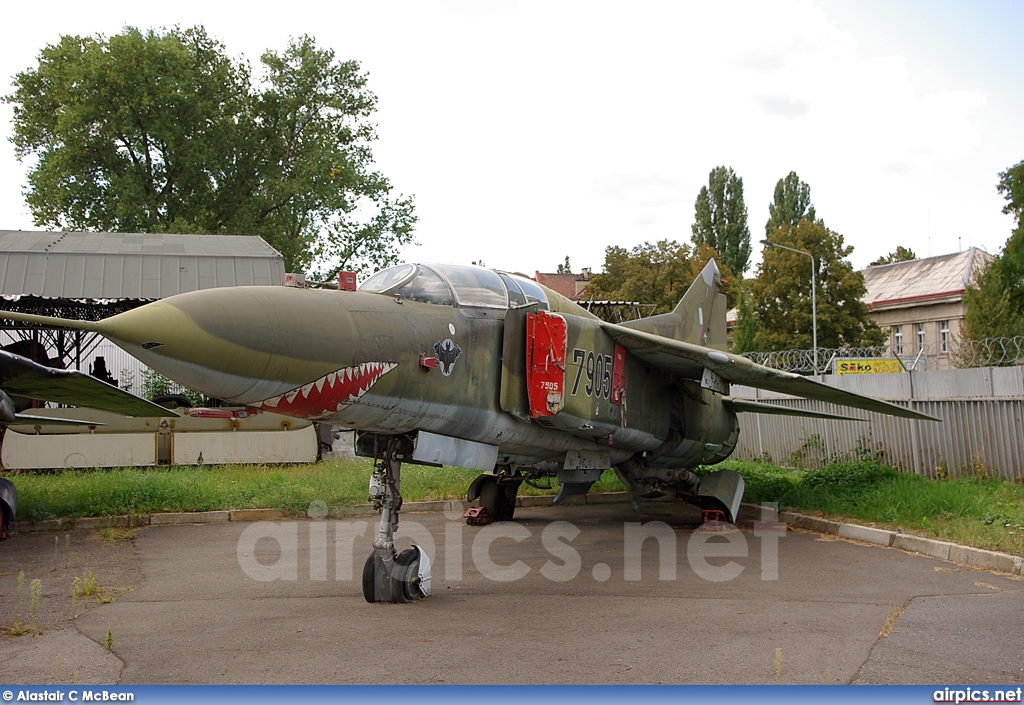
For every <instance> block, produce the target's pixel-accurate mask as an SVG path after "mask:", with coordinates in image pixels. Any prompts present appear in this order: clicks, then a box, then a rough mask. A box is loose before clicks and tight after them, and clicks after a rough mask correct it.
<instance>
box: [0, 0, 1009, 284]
mask: <svg viewBox="0 0 1024 705" xmlns="http://www.w3.org/2000/svg"><path fill="white" fill-rule="evenodd" d="M16 7H20V6H16ZM325 7H326V8H327V9H324V8H325ZM13 12H14V13H15V14H14V15H13V16H12V17H10V20H11V22H12V26H18V27H22V28H23V30H24V31H21V32H19V33H18V34H17V36H12V37H9V38H8V41H7V43H6V44H5V46H4V48H3V49H0V74H3V76H2V77H0V79H2V78H3V77H5V76H10V75H11V74H13V73H14V72H15V71H17V70H22V69H24V68H26V67H28V66H30V65H31V64H32V63H33V59H34V56H35V55H36V53H37V52H38V50H39V49H40V48H41V47H42V46H43V45H44V44H45V43H49V42H53V41H56V39H57V38H58V36H59V34H61V33H72V32H73V33H79V34H92V33H95V32H100V31H102V32H106V33H111V32H116V31H118V29H119V28H120V27H121V26H122V25H123V24H125V23H134V24H137V25H140V26H143V27H148V26H159V25H164V26H169V25H173V24H176V23H177V24H182V25H184V26H188V25H191V24H195V23H204V24H205V25H206V27H207V29H208V30H209V31H210V33H211V34H213V35H214V36H217V37H219V38H220V39H222V40H223V41H224V42H225V44H226V45H227V48H228V50H229V51H230V52H232V53H244V54H245V55H246V56H247V57H248V58H249V59H250V61H253V62H256V61H257V60H258V56H259V54H260V53H261V52H262V51H263V50H264V49H266V48H277V49H279V48H281V47H283V45H284V44H285V42H286V40H287V37H288V36H289V35H291V36H296V35H299V34H302V33H308V34H311V35H313V36H315V37H316V38H317V40H318V42H319V43H320V44H321V45H323V46H331V47H333V48H334V49H335V50H336V51H337V53H338V56H339V57H341V58H356V59H358V60H360V61H361V62H362V64H363V67H364V68H365V69H366V70H368V71H369V72H370V86H371V88H372V89H373V90H374V91H375V92H376V93H377V94H378V96H379V99H380V100H379V111H378V113H377V115H376V121H377V123H378V125H379V130H378V131H379V135H380V141H379V143H378V144H377V146H376V148H375V154H376V155H377V159H378V164H379V167H380V169H381V170H382V171H383V172H384V173H385V174H386V175H387V176H388V177H389V178H390V179H391V181H392V183H393V184H394V185H395V187H396V188H397V189H398V190H399V191H401V192H404V193H411V194H415V196H416V202H417V209H418V212H419V215H420V224H419V228H418V238H419V241H420V243H421V245H420V246H419V247H418V248H415V249H414V250H411V251H410V252H409V256H410V257H411V258H415V259H433V260H446V259H447V260H456V261H465V262H468V261H470V260H474V259H481V258H482V259H484V261H486V262H487V263H488V264H491V265H493V266H503V267H507V268H512V269H519V270H523V271H533V270H535V269H541V270H544V269H550V268H553V267H554V266H555V265H556V264H557V263H559V262H560V261H561V260H562V258H564V256H565V254H570V255H571V257H572V261H573V263H574V264H576V266H591V267H594V268H599V267H600V265H601V263H602V262H603V258H604V249H605V247H607V246H608V245H612V244H615V245H621V246H624V247H632V246H634V245H636V244H638V243H640V242H642V241H645V240H647V241H653V240H656V239H663V238H667V239H676V240H679V241H686V240H688V239H689V237H690V223H691V222H692V219H693V202H694V200H695V198H696V196H697V192H698V190H699V188H700V186H701V185H702V184H704V183H706V181H707V175H708V172H709V171H710V170H711V168H712V167H714V166H716V165H719V164H724V165H727V166H732V167H733V168H734V169H735V170H736V172H737V173H738V174H739V175H740V176H741V177H743V179H744V185H745V193H746V200H747V206H748V209H749V212H750V226H751V232H752V235H754V239H755V240H756V239H757V236H758V234H759V231H760V229H761V227H762V226H763V223H764V221H765V220H766V219H767V205H768V203H769V201H770V200H771V197H772V192H773V189H774V186H775V182H776V181H777V180H778V179H779V178H781V177H783V176H785V175H786V174H787V173H788V172H789V171H790V170H795V171H797V173H798V174H799V175H800V177H801V178H802V179H803V180H804V181H806V182H807V183H809V184H810V186H811V195H812V198H813V200H814V202H815V205H816V206H817V209H818V213H819V215H820V216H821V217H823V218H824V219H825V221H826V224H828V225H830V226H831V227H834V228H836V229H838V230H840V232H843V233H844V234H845V235H846V237H847V240H848V241H850V242H853V243H854V244H855V245H856V247H857V252H856V253H855V263H857V258H858V257H860V260H861V261H860V263H861V264H863V263H866V262H867V261H869V260H870V259H873V258H875V257H877V256H878V255H879V254H884V253H885V252H888V251H889V250H891V249H893V248H894V247H895V244H906V245H909V246H911V247H914V249H916V250H917V251H918V253H919V254H926V253H927V248H928V243H929V237H931V238H932V240H933V241H934V242H935V243H936V247H935V249H934V254H939V253H940V252H944V251H949V250H950V249H951V248H952V249H955V242H956V234H955V233H959V234H960V235H963V234H964V232H966V231H968V230H970V231H971V232H972V233H978V238H977V239H978V240H985V241H986V242H988V241H997V244H1001V242H1002V241H1003V240H1005V237H1006V235H1007V234H1008V232H1009V228H1008V225H1006V222H1007V221H1006V218H1005V216H1001V215H1000V214H999V208H1000V204H999V200H998V198H997V196H996V194H995V190H994V184H995V179H996V177H995V174H996V172H997V171H999V170H1001V169H1005V168H1006V167H1007V166H1009V165H1011V164H1013V163H1015V162H1016V161H1019V159H1020V157H1021V154H1020V153H1019V152H1020V151H1024V141H1022V139H1021V138H1020V137H1019V136H1018V137H1015V138H1013V139H1011V140H1007V139H1006V137H1005V135H1004V136H1002V139H1003V141H1004V142H1005V143H1006V144H1002V145H998V147H997V146H995V145H994V143H993V140H995V139H996V138H997V137H998V136H996V135H993V134H991V132H989V131H987V129H986V124H988V123H987V122H986V121H989V120H991V117H990V115H991V112H992V110H993V109H994V107H993V102H992V99H991V96H990V94H989V93H988V92H987V91H986V90H984V89H983V88H982V85H983V84H982V82H981V81H980V80H979V81H978V82H977V84H973V85H938V86H937V87H929V88H927V89H926V88H924V87H923V84H922V82H921V81H920V80H919V79H918V77H917V76H916V75H915V74H914V72H913V71H912V70H911V68H910V63H908V61H907V60H906V57H904V56H900V55H898V54H895V53H894V54H893V55H887V56H883V55H871V56H869V55H866V54H865V53H864V51H863V49H861V48H860V45H859V44H858V41H857V38H856V37H855V36H854V34H853V33H852V30H849V29H847V28H844V27H837V26H835V25H834V24H833V23H832V21H831V20H830V19H829V17H828V16H827V15H826V14H825V12H823V11H822V10H821V9H819V8H817V7H816V6H815V5H813V4H811V3H809V2H795V1H794V2H788V1H776V2H730V3H698V2H670V1H668V0H665V1H663V2H639V3H630V4H628V5H627V4H622V3H610V2H605V3H597V2H582V1H580V2H568V1H566V2H557V3H546V2H536V1H535V2H530V1H527V0H522V1H520V2H514V1H512V0H509V1H507V2H494V3H476V2H464V1H463V0H441V1H437V2H411V1H410V2H395V3H388V4H386V5H385V4H380V3H352V2H339V3H333V4H332V5H330V6H323V5H319V4H313V3H304V2H297V3H293V4H292V5H291V6H289V11H288V12H287V13H279V14H277V15H275V17H274V21H273V22H269V21H267V18H266V17H265V16H263V15H261V14H259V13H255V12H253V13H239V12H238V11H237V10H236V9H233V8H231V7H229V6H223V7H222V6H220V5H216V4H199V3H197V2H184V3H175V4H172V5H169V6H168V5H164V6H156V5H151V4H150V5H144V4H139V3H131V4H129V3H127V2H125V3H108V4H107V5H106V6H101V7H95V6H88V7H86V6H83V5H80V4H78V5H75V4H71V3H67V4H61V3H58V6H55V7H52V8H51V9H50V10H48V15H49V16H51V18H52V22H51V21H49V20H48V22H47V23H40V22H38V21H37V18H35V17H33V13H32V12H30V11H28V10H24V9H15V10H13ZM19 12H20V13H22V15H20V16H19V15H18V14H17V13H19ZM908 31H909V30H908ZM975 49H976V50H977V51H985V50H986V48H985V47H983V46H979V47H975ZM1019 70H1020V68H1019V67H1018V68H1017V69H1015V70H1014V71H1013V72H1010V71H1009V70H1008V75H1007V78H1006V81H1007V85H1008V86H1012V87H1013V88H1014V89H1016V86H1017V85H1019V84H1018V83H1015V82H1014V79H1015V77H1019ZM986 78H988V79H990V78H991V77H986ZM1016 80H1018V81H1019V78H1017V79H1016ZM932 83H934V81H932ZM931 85H932V84H931V83H930V84H929V86H931ZM5 92H6V91H5ZM9 109H10V106H4V110H5V111H7V114H8V115H9V114H10V113H9ZM1014 140H1015V141H1014ZM1014 145H1018V146H1019V147H1018V152H1012V151H1011V152H1006V150H1007V149H1012V148H1013V147H1014ZM8 154H10V152H8ZM23 179H24V174H23V170H22V169H21V168H20V167H19V166H18V165H17V164H15V163H14V161H13V159H6V158H3V155H2V152H0V228H12V227H14V228H16V227H26V226H27V225H30V223H29V222H28V220H27V218H26V215H25V209H24V206H23V205H22V204H21V198H20V191H21V186H22V183H23ZM929 219H930V225H929ZM940 242H941V243H942V244H941V246H940V245H939V244H938V243H940ZM894 243H895V244H894ZM965 244H968V243H966V242H965ZM974 244H980V243H979V242H974Z"/></svg>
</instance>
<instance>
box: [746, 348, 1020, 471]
mask: <svg viewBox="0 0 1024 705" xmlns="http://www.w3.org/2000/svg"><path fill="white" fill-rule="evenodd" d="M817 379H819V380H821V381H823V382H825V383H826V384H830V385H832V386H836V387H840V388H842V389H847V390H850V391H853V392H857V393H859V394H866V395H869V396H873V397H878V398H880V399H886V400H888V401H893V402H896V403H898V404H903V405H908V406H910V407H911V408H913V409H915V410H917V411H921V412H923V413H925V414H929V415H931V416H935V417H938V418H940V419H942V422H941V423H936V422H932V421H912V420H910V419H901V418H896V417H892V416H883V415H881V414H872V413H868V412H862V411H857V410H853V409H848V408H846V407H840V406H836V405H834V404H825V403H822V402H814V401H808V400H805V399H794V398H792V397H784V396H783V395H781V394H775V393H773V392H766V391H761V390H757V389H753V388H751V387H740V386H733V387H732V395H733V396H735V397H737V398H740V399H757V400H760V401H770V402H772V403H776V404H782V405H784V406H789V407H794V408H799V409H810V410H814V411H826V412H830V413H835V414H841V415H845V416H852V417H856V418H858V419H863V420H862V421H837V420H829V419H809V418H801V417H793V416H789V417H787V416H768V415H764V414H742V415H741V416H740V427H741V429H742V430H741V431H740V439H739V444H738V445H737V447H736V451H735V453H734V454H733V457H735V458H744V459H756V458H764V459H769V460H771V461H772V462H777V463H783V464H794V465H802V466H804V467H820V466H822V465H823V464H825V463H826V462H827V461H829V460H830V459H835V458H841V459H856V458H878V459H880V460H882V461H884V462H886V463H890V464H892V465H893V466H894V467H897V468H899V469H900V470H903V471H904V472H914V473H918V474H921V475H927V476H929V477H939V476H949V477H964V476H977V475H992V476H997V477H1003V478H1008V479H1014V480H1018V481H1024V367H984V368H978V369H969V370H941V371H930V372H905V373H899V374H876V375H826V376H822V377H818V378H817Z"/></svg>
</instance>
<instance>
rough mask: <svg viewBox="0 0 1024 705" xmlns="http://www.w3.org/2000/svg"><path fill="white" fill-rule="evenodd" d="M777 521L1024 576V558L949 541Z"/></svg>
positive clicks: (749, 508) (811, 520)
mask: <svg viewBox="0 0 1024 705" xmlns="http://www.w3.org/2000/svg"><path fill="white" fill-rule="evenodd" d="M742 510H746V512H747V513H749V512H753V511H755V510H756V511H760V510H761V507H760V505H757V504H744V505H742ZM778 520H779V521H781V522H785V523H786V524H788V525H790V526H795V527H797V528H799V529H807V530H809V531H817V532H818V533H821V534H832V535H835V536H839V537H840V538H845V539H852V540H854V541H863V542H865V543H873V544H876V545H879V546H888V547H890V548H895V549H897V550H900V551H906V552H907V553H918V554H921V555H923V556H928V557H929V558H938V559H939V560H943V561H949V562H950V563H959V564H961V565H967V566H970V567H972V568H980V569H982V570H992V571H996V572H998V573H1009V574H1010V575H1022V576H1024V558H1019V557H1017V556H1011V555H1010V554H1008V553H999V552H997V551H986V550H985V549H982V548H973V547H971V546H961V545H959V544H955V543H949V542H948V541H939V540H937V539H929V538H925V537H923V536H914V535H912V534H901V533H899V532H897V531H889V530H888V529H876V528H875V527H872V526H861V525H859V524H843V523H841V522H838V521H830V520H828V519H822V518H820V517H811V516H806V515H804V514H796V513H794V512H779V519H778Z"/></svg>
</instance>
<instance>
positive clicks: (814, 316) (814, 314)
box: [761, 238, 818, 375]
mask: <svg viewBox="0 0 1024 705" xmlns="http://www.w3.org/2000/svg"><path fill="white" fill-rule="evenodd" d="M761 244H762V245H768V246H770V247H778V248H779V249H780V250H789V251H790V252H795V253H797V254H798V255H807V256H808V257H810V258H811V328H812V333H811V335H812V338H813V345H814V352H813V353H812V354H813V355H814V374H815V375H817V374H818V294H817V288H816V286H815V284H814V279H815V277H814V255H812V254H811V253H810V252H805V251H804V250H796V249H794V248H792V247H786V246H785V245H780V244H779V243H777V242H772V241H770V240H769V239H768V238H765V239H764V240H761Z"/></svg>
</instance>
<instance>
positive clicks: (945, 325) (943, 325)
mask: <svg viewBox="0 0 1024 705" xmlns="http://www.w3.org/2000/svg"><path fill="white" fill-rule="evenodd" d="M939 352H940V353H942V354H943V355H946V354H948V353H949V321H939Z"/></svg>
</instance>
